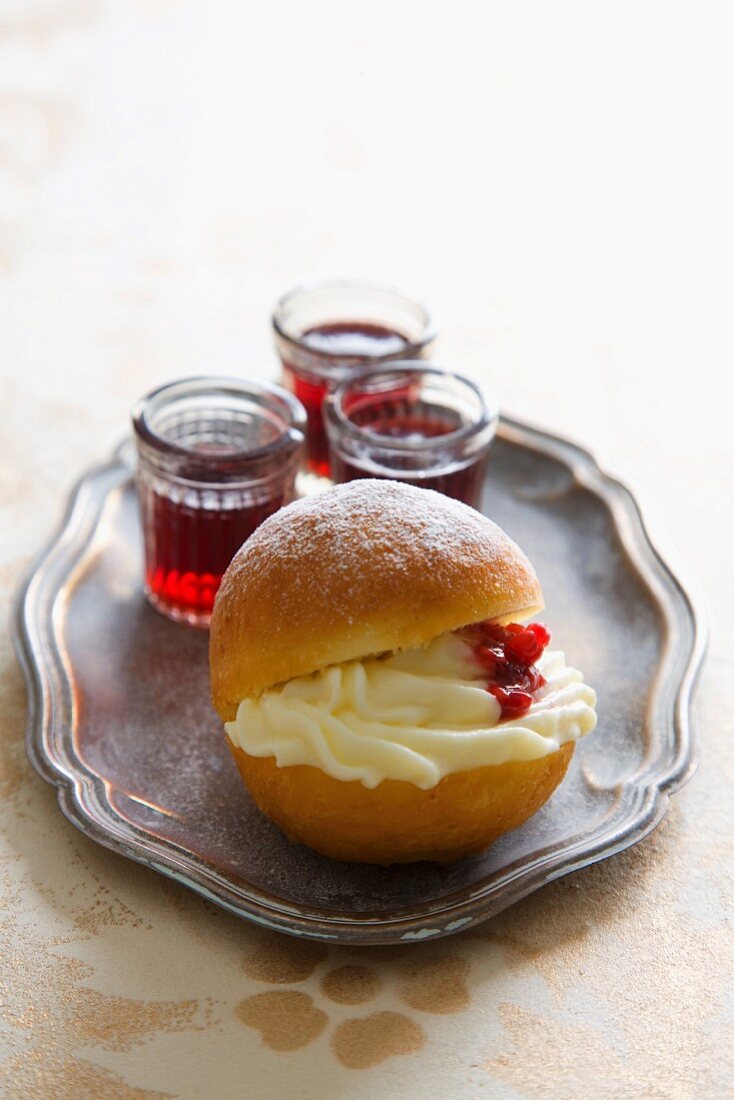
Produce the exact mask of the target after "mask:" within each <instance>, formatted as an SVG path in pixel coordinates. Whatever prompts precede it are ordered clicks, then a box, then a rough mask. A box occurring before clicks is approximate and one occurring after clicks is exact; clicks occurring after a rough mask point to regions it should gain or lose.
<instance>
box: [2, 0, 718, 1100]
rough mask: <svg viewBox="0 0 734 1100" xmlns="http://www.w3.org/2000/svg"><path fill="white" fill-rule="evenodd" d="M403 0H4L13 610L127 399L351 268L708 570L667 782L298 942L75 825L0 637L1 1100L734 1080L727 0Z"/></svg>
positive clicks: (694, 569) (424, 1093) (594, 1087)
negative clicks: (488, 881)
mask: <svg viewBox="0 0 734 1100" xmlns="http://www.w3.org/2000/svg"><path fill="white" fill-rule="evenodd" d="M432 9H433V6H432V5H428V4H417V3H404V4H400V3H395V2H394V0H393V2H391V3H387V2H383V0H377V2H375V3H372V4H370V5H368V6H366V7H365V6H364V5H360V6H357V5H350V4H343V3H336V2H334V3H326V2H323V0H313V2H312V3H310V4H298V3H296V2H295V0H293V2H287V0H273V2H271V3H270V4H265V3H262V4H254V3H253V4H249V3H237V2H235V0H232V2H231V3H226V2H224V0H214V2H209V3H204V2H203V0H201V2H197V3H185V2H176V0H106V2H104V0H99V2H95V0H4V2H3V3H2V5H1V6H0V14H1V15H2V22H1V23H0V279H1V280H2V297H1V299H0V346H1V347H2V354H1V355H0V372H1V373H0V377H1V379H2V389H1V391H0V395H1V397H2V404H1V405H0V433H1V435H0V438H1V439H2V451H1V452H0V454H1V461H0V508H1V509H2V513H1V515H2V519H1V521H0V522H1V526H0V531H1V532H2V534H1V538H2V548H1V551H0V585H2V592H3V595H4V597H5V599H4V600H3V605H2V607H3V610H2V614H3V618H4V621H5V622H6V623H7V624H8V625H9V622H10V615H11V611H10V599H11V596H12V593H13V591H14V590H15V588H16V586H17V584H18V583H19V581H20V580H21V578H22V576H23V574H24V571H25V570H26V569H27V567H28V565H29V563H30V561H31V559H32V556H33V555H34V554H35V553H36V551H37V550H38V549H39V547H40V546H41V544H42V542H43V541H44V540H45V539H46V538H47V537H48V536H49V534H50V533H51V531H52V529H53V527H54V525H55V524H56V523H57V521H58V520H59V518H60V515H61V511H62V508H63V503H64V500H65V496H66V493H67V491H68V489H69V488H70V486H71V484H72V482H73V481H74V479H75V478H76V477H77V475H78V474H79V472H80V471H81V470H82V469H84V468H85V467H86V466H88V465H89V464H91V463H93V462H95V461H97V460H99V459H100V458H102V457H104V456H105V455H106V454H107V453H108V451H109V450H110V448H111V447H112V445H113V443H114V442H116V441H117V440H118V439H119V438H120V436H121V435H122V434H124V433H125V431H126V430H127V415H128V410H129V407H130V405H131V404H132V402H133V401H134V400H135V399H136V398H137V397H138V396H140V395H141V394H142V393H143V392H145V391H146V390H147V389H149V388H151V387H152V386H153V385H155V384H157V383H159V382H162V381H165V380H168V379H172V378H174V377H176V376H184V375H191V374H195V373H202V372H205V373H206V372H221V373H233V374H243V375H248V376H252V377H272V378H275V377H277V364H276V361H275V357H274V354H273V351H272V348H271V342H270V335H269V330H268V316H269V310H270V307H271V305H272V303H273V301H274V299H275V298H276V297H277V295H278V294H279V293H280V292H282V291H283V290H285V289H287V288H288V287H289V286H290V285H292V284H294V283H297V282H300V281H304V280H309V279H315V278H320V277H326V276H329V275H347V276H357V277H359V276H364V277H368V278H373V279H378V280H382V281H387V282H391V283H394V284H396V285H399V286H401V287H403V288H405V289H406V291H408V292H409V293H415V294H417V295H419V296H422V297H424V298H425V299H426V300H427V301H428V302H429V303H430V304H431V305H432V306H433V307H434V308H435V312H436V315H437V321H438V323H439V325H440V329H441V332H442V340H441V343H440V346H439V354H438V356H437V358H438V359H439V360H440V361H441V362H442V363H445V364H447V365H451V366H455V367H457V368H459V369H463V370H465V371H467V372H469V373H472V374H473V375H474V376H475V377H477V378H479V379H481V380H482V381H483V382H484V383H486V385H487V386H488V387H490V388H491V389H492V390H493V391H494V392H496V394H497V395H498V397H499V400H500V401H501V404H502V407H503V408H504V409H505V410H507V411H509V412H511V413H513V414H515V415H517V416H520V417H524V418H526V419H528V420H530V421H533V422H535V423H539V424H542V425H546V426H548V427H550V428H551V429H553V430H555V431H558V432H561V433H563V434H566V435H569V436H571V437H573V438H576V439H578V440H579V441H580V442H582V443H584V444H585V445H587V446H589V447H590V448H591V449H592V450H593V451H594V452H595V453H596V454H597V455H598V456H599V457H600V459H601V461H602V463H603V464H604V465H606V466H607V467H608V468H610V469H611V470H612V471H613V472H618V473H619V472H621V473H622V474H623V475H624V476H625V477H626V478H627V479H628V480H629V481H630V483H631V484H632V486H633V487H634V489H635V491H636V493H637V494H638V496H639V499H640V500H641V503H642V506H643V509H644V511H645V514H646V516H647V518H648V522H649V526H650V530H651V532H652V535H653V537H654V539H655V540H656V541H657V542H658V543H659V544H660V545H661V547H662V549H663V550H664V552H665V553H666V554H667V556H668V557H669V558H670V560H671V561H672V563H673V564H674V565H675V566H676V567H678V566H679V567H680V568H681V570H682V571H683V572H684V575H685V576H686V577H689V576H691V577H693V578H694V580H697V583H698V585H699V586H700V587H701V588H702V589H703V591H704V593H705V594H706V597H707V599H708V601H709V603H710V619H711V643H710V651H709V657H708V661H707V664H706V666H705V669H704V674H703V677H702V680H701V685H700V690H699V693H698V705H697V723H698V727H699V729H700V733H701V740H702V748H703V752H702V760H701V765H700V768H699V771H698V774H697V775H696V777H695V778H694V780H693V781H692V782H691V783H690V784H689V786H687V787H686V788H685V789H684V790H683V791H682V792H680V793H679V794H677V795H676V796H675V797H674V798H673V799H672V801H671V804H670V808H669V812H668V815H667V817H666V818H665V821H664V822H663V824H662V825H661V826H660V827H659V828H658V829H657V831H656V832H655V833H654V834H653V835H651V836H650V837H649V838H648V839H647V840H645V841H643V842H642V843H640V844H638V845H636V846H635V847H634V848H632V849H630V850H629V851H627V852H625V853H623V854H621V855H618V856H616V857H614V858H613V859H609V860H607V861H605V862H603V863H600V864H597V865H596V866H594V867H592V868H589V869H587V870H585V871H581V872H578V873H576V874H574V875H572V876H569V877H567V878H565V879H563V880H561V881H559V882H557V883H556V884H555V885H553V886H550V887H547V888H546V889H544V890H542V891H541V892H539V893H536V894H535V895H533V896H532V897H530V898H528V899H527V900H525V901H524V902H522V903H521V904H518V905H516V906H515V907H514V908H512V909H511V910H509V911H508V912H506V913H505V914H504V915H502V916H501V917H500V918H498V919H496V920H494V921H493V922H491V923H490V924H488V925H485V926H484V927H482V928H480V929H478V930H477V931H476V932H474V933H473V934H471V935H465V936H461V935H459V936H456V937H454V938H452V939H449V940H444V941H442V942H440V943H436V944H429V945H418V946H414V947H411V948H410V949H402V950H400V951H395V950H390V949H383V950H380V951H377V950H363V949H352V950H345V949H344V950H343V949H339V948H334V947H329V948H323V947H320V946H317V945H309V944H304V943H298V942H296V941H292V940H289V939H287V938H285V937H279V936H276V935H274V934H265V933H264V932H262V931H259V930H256V929H255V928H254V927H252V926H250V925H248V924H247V923H245V922H243V921H240V920H238V919H235V918H234V917H233V916H229V915H227V914H226V913H225V912H223V911H220V910H218V909H217V908H216V907H215V906H213V905H211V904H209V903H207V902H205V901H203V900H202V899H201V898H199V897H197V896H194V895H193V894H192V893H190V892H188V891H187V890H186V889H184V888H183V887H180V886H178V885H176V884H174V883H172V882H170V881H168V880H167V879H165V878H163V877H162V876H159V875H157V874H155V873H154V872H152V871H148V870H146V869H144V868H142V867H139V866H137V865H134V864H133V863H130V862H128V861H126V860H125V859H123V858H122V857H119V856H116V855H113V854H111V853H109V852H107V851H105V850H103V849H102V848H100V847H97V846H96V845H95V844H93V843H92V842H91V841H89V840H87V839H85V838H84V837H83V836H82V835H81V834H79V833H78V832H77V831H76V830H75V829H74V828H73V827H72V826H71V825H70V824H68V823H67V822H66V820H65V819H64V818H63V817H62V815H61V813H60V812H59V809H58V807H57V804H56V797H55V792H54V791H53V790H52V789H51V788H50V787H48V786H47V785H46V784H44V783H43V782H42V781H41V780H40V779H39V778H38V777H37V776H36V775H35V773H34V772H33V771H32V770H31V767H30V765H29V763H28V761H27V760H26V757H25V752H24V748H23V731H24V725H25V691H24V687H23V683H22V679H21V675H20V672H19V670H18V667H17V665H16V663H15V660H14V657H13V654H12V649H11V643H10V640H9V631H8V630H7V629H6V630H3V633H2V638H3V639H4V640H3V641H2V642H1V643H0V644H1V645H2V656H1V657H0V677H1V680H0V692H1V694H0V874H1V875H2V892H1V894H0V926H1V927H2V948H1V951H0V976H1V981H2V987H1V988H0V1020H1V1021H2V1027H1V1030H0V1047H1V1052H2V1053H1V1057H2V1061H1V1062H0V1082H1V1084H0V1089H2V1090H3V1091H2V1095H3V1096H6V1097H9V1098H23V1100H26V1098H30V1097H51V1098H53V1100H67V1098H68V1100H86V1098H97V1097H104V1098H106V1100H133V1098H140V1100H143V1098H145V1100H148V1098H151V1100H152V1098H153V1097H156V1098H157V1097H164V1096H165V1097H170V1096H174V1097H183V1098H189V1097H192V1098H193V1097H203V1098H206V1100H220V1098H221V1100H228V1098H234V1097H240V1096H242V1097H247V1098H248V1100H281V1098H291V1097H292V1098H296V1097H298V1098H301V1100H327V1098H334V1100H335V1098H337V1097H340V1098H341V1097H347V1096H348V1097H350V1098H355V1100H368V1098H369V1100H372V1098H375V1100H376V1098H380V1100H392V1098H401V1100H403V1098H405V1100H417V1098H423V1097H442V1098H447V1100H452V1098H454V1097H460V1098H462V1100H464V1098H466V1100H478V1098H481V1097H487V1098H489V1097H491V1098H492V1100H521V1098H526V1097H532V1098H536V1097H542V1098H545V1097H552V1098H556V1097H558V1098H566V1097H570V1098H575V1097H582V1098H585V1097H590V1098H592V1097H593V1098H594V1100H607V1098H608V1100H621V1098H627V1097H630V1098H632V1097H651V1098H655V1100H668V1098H686V1097H691V1098H693V1097H695V1098H699V1097H711V1098H716V1100H718V1098H722V1097H724V1096H726V1095H732V1092H731V1090H732V1088H733V1087H734V1063H733V1057H732V1051H733V1050H734V1028H733V1027H732V1012H733V1010H734V1003H733V1002H732V972H733V968H732V930H731V925H730V919H731V900H732V873H731V872H732V864H731V857H732V839H731V834H732V822H733V819H734V811H733V800H732V784H733V783H734V745H733V742H734V721H733V720H732V713H733V711H734V695H733V693H732V654H733V653H734V630H733V629H732V625H731V622H732V618H731V617H732V611H733V609H734V601H733V600H732V595H733V584H732V577H733V575H734V570H733V569H732V564H731V542H732V533H733V532H732V507H731V497H732V473H733V472H734V470H733V461H732V460H733V457H734V445H733V443H732V436H733V433H732V430H731V416H732V414H731V398H732V387H731V372H732V367H733V365H734V356H733V355H732V351H733V350H734V341H733V340H732V328H733V326H732V322H731V304H732V301H733V300H734V293H733V292H734V286H733V285H732V272H733V270H734V268H733V267H732V259H731V258H732V256H733V255H734V230H733V226H732V217H731V210H732V202H731V195H732V193H734V186H733V184H734V180H732V170H731V161H730V148H729V147H730V145H731V141H730V131H731V118H730V107H731V102H732V91H733V81H732V68H731V64H730V56H729V55H730V36H729V34H728V33H727V27H726V25H725V19H726V5H723V4H722V5H717V4H709V3H696V4H694V3H683V4H662V3H660V4H658V3H645V2H642V3H641V2H639V0H638V2H635V3H630V4H627V3H624V2H623V3H618V4H614V5H601V4H588V3H573V4H569V3H559V4H545V3H538V4H525V3H521V4H512V3H494V2H492V3H489V4H483V5H479V4H475V3H470V2H462V0H460V2H459V3H454V4H450V5H440V6H439V5H436V6H435V12H436V14H435V15H432ZM629 659H630V660H631V661H634V659H635V655H634V653H633V652H631V653H630V654H629Z"/></svg>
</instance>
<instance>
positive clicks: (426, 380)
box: [324, 363, 499, 508]
mask: <svg viewBox="0 0 734 1100" xmlns="http://www.w3.org/2000/svg"><path fill="white" fill-rule="evenodd" d="M324 419H325V422H326V429H327V432H328V439H329V450H330V461H331V476H332V478H333V480H334V481H336V482H340V481H351V480H353V479H354V478H359V477H377V478H390V479H391V480H393V481H406V482H408V483H409V484H411V485H417V486H419V487H422V488H424V489H435V490H436V491H437V492H439V493H445V494H446V496H450V497H454V498H455V499H456V500H463V501H464V502H465V503H466V504H470V505H472V507H474V508H478V507H479V502H480V498H481V493H482V484H483V480H484V474H485V469H486V463H487V455H488V450H489V445H490V443H491V442H492V439H493V437H494V435H495V432H496V430H497V424H498V420H499V414H498V412H497V410H496V409H495V408H494V407H492V406H490V405H489V403H488V402H487V400H486V398H485V396H484V394H483V392H482V390H481V389H480V388H479V386H477V385H476V384H475V383H474V382H472V381H471V380H470V379H469V378H464V377H463V376H462V375H460V374H453V373H451V372H450V371H445V370H441V369H440V368H439V367H436V366H432V365H431V364H425V365H419V364H416V363H394V364H392V365H391V366H389V367H380V368H378V369H374V370H363V371H361V372H359V373H358V374H355V375H353V376H352V377H351V378H350V379H349V380H347V381H345V382H342V383H341V384H340V385H339V386H337V388H336V389H335V390H334V392H333V393H331V394H330V395H329V396H328V397H327V399H326V402H325V405H324Z"/></svg>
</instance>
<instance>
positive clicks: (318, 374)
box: [273, 282, 435, 477]
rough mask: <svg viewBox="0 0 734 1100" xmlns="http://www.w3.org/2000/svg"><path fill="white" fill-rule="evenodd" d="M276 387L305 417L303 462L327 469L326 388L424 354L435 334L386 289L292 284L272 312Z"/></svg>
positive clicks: (412, 305) (423, 314) (411, 305)
mask: <svg viewBox="0 0 734 1100" xmlns="http://www.w3.org/2000/svg"><path fill="white" fill-rule="evenodd" d="M273 329H274V332H275V344H276V348H277V350H278V354H279V355H280V358H281V361H282V363H283V385H284V386H285V387H286V388H287V389H289V390H290V391H291V393H293V394H295V396H296V397H297V398H298V399H299V400H300V401H301V402H302V403H303V405H304V407H305V409H306V413H307V415H308V425H307V428H306V464H307V468H308V470H309V471H310V472H311V473H313V474H317V475H319V476H322V477H324V476H326V477H328V475H329V448H328V444H327V440H326V432H325V429H324V421H323V416H322V407H323V402H324V398H325V396H326V394H327V393H329V392H331V391H332V390H333V389H334V388H335V387H336V386H337V385H338V383H339V382H341V381H343V380H344V379H345V378H348V377H350V375H352V374H353V373H354V372H355V371H356V370H360V369H362V368H364V367H367V366H379V365H380V364H383V363H389V362H391V361H393V360H396V359H398V360H403V359H421V358H426V357H427V355H428V354H429V352H430V349H431V346H432V344H433V341H434V338H435V334H434V329H433V323H432V321H431V318H430V317H429V315H428V312H427V311H426V309H425V308H424V307H423V306H422V305H420V303H418V302H415V301H413V300H412V299H410V298H406V297H405V295H403V294H400V293H399V292H398V291H396V290H392V289H391V288H390V287H385V286H380V285H379V284H372V283H362V282H331V283H322V284H320V285H318V286H311V287H302V288H298V289H296V290H292V291H291V292H290V293H289V294H286V295H285V297H283V298H281V299H280V301H279V302H278V304H277V306H276V307H275V312H274V313H273Z"/></svg>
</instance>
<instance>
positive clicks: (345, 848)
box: [228, 741, 575, 864]
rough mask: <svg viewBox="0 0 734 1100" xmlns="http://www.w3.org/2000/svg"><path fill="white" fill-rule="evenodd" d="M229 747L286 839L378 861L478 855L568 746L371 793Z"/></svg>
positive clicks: (555, 768)
mask: <svg viewBox="0 0 734 1100" xmlns="http://www.w3.org/2000/svg"><path fill="white" fill-rule="evenodd" d="M228 743H229V747H230V749H231V750H232V755H233V756H234V758H235V762H236V764H237V767H238V769H239V772H240V775H241V776H242V779H243V780H244V782H245V784H246V786H247V788H248V789H249V791H250V794H251V796H252V798H253V800H254V801H255V803H256V804H257V805H258V806H259V807H260V809H261V810H262V811H263V813H265V814H267V816H268V817H270V818H271V819H272V820H273V821H275V823H276V824H277V825H279V826H280V828H281V829H282V830H283V831H284V833H285V834H286V835H287V836H288V837H290V839H291V840H293V841H297V842H300V843H302V844H308V845H309V847H311V848H314V849H315V850H316V851H317V852H321V854H322V855H325V856H330V857H331V858H332V859H339V860H354V861H356V862H359V863H380V864H389V863H412V862H415V861H417V860H423V859H426V860H434V861H437V862H440V863H443V862H447V861H449V860H453V859H461V858H463V857H464V856H468V855H473V854H475V853H476V852H481V851H483V850H484V848H486V847H487V846H488V845H489V844H491V843H492V842H493V841H495V840H496V839H497V838H498V837H499V836H501V835H502V834H503V833H506V832H508V831H509V830H510V829H516V828H518V826H520V825H522V824H523V822H525V821H527V819H528V818H529V817H530V816H531V815H532V814H534V813H536V811H537V810H539V809H540V807H541V806H542V805H543V804H544V803H545V802H546V801H547V800H548V798H550V796H551V794H552V793H553V791H554V790H555V789H556V787H557V786H558V784H559V783H560V782H561V780H562V779H563V777H564V775H565V774H566V770H567V768H568V765H569V763H570V762H571V757H572V756H573V751H574V747H575V744H574V742H573V741H569V742H568V743H567V744H565V745H562V746H561V748H560V749H558V750H557V751H556V752H554V753H551V754H550V755H549V756H543V757H540V759H538V760H525V761H514V762H512V763H508V764H492V765H487V766H486V767H482V768H473V769H471V770H470V771H463V772H454V773H452V774H451V775H447V776H445V777H444V778H443V779H442V780H441V781H440V782H439V783H437V784H436V786H435V787H432V788H430V790H427V791H423V790H420V788H418V787H415V786H414V785H413V784H412V783H405V782H402V781H399V780H394V779H386V780H384V781H383V782H382V783H380V784H379V786H377V787H375V788H374V789H372V790H368V789H367V787H364V786H363V785H362V784H361V783H359V782H356V781H352V782H346V783H345V782H342V781H341V780H339V779H334V778H333V777H332V776H330V775H327V774H326V772H322V771H321V770H320V769H319V768H313V767H310V766H309V765H307V764H299V765H294V766H292V767H286V768H279V767H278V765H277V764H276V762H275V758H274V757H272V756H264V757H255V756H250V755H249V754H248V753H246V752H245V751H244V750H243V749H241V748H239V746H236V745H233V744H232V742H231V741H229V742H228Z"/></svg>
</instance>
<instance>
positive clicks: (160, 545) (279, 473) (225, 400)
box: [132, 377, 306, 626]
mask: <svg viewBox="0 0 734 1100" xmlns="http://www.w3.org/2000/svg"><path fill="white" fill-rule="evenodd" d="M132 419H133V429H134V434H135V442H136V446H137V452H138V468H137V484H138V497H139V500H140V513H141V519H142V527H143V539H144V545H145V593H146V595H147V597H148V600H149V601H150V603H151V604H152V605H153V607H155V608H157V610H158V611H161V612H163V614H164V615H167V616H168V617H169V618H170V619H175V620H177V621H179V622H187V623H191V624H193V625H195V626H206V625H208V623H209V619H210V616H211V611H212V607H213V605H214V597H215V595H216V593H217V589H218V587H219V583H220V581H221V579H222V574H223V573H224V571H225V569H226V568H227V566H228V565H229V563H230V561H231V560H232V558H233V557H234V555H235V553H236V551H237V550H238V549H239V548H240V546H241V545H242V543H243V542H244V541H245V539H246V538H247V537H248V535H250V534H252V532H253V531H254V530H255V528H256V527H257V526H258V525H259V524H260V523H262V521H263V520H264V519H266V518H267V517H268V516H269V515H271V514H272V513H273V512H276V511H277V510H278V508H280V507H281V506H282V505H283V504H287V503H288V502H289V501H291V500H292V499H293V496H294V482H295V477H296V473H297V471H298V468H299V465H300V460H301V457H302V452H303V444H304V433H305V427H306V413H305V411H304V409H303V407H302V405H301V404H300V403H299V402H298V401H297V400H296V399H295V398H294V397H293V396H292V394H290V393H287V392H286V391H285V390H282V389H281V388H280V387H279V386H271V385H266V384H264V383H263V384H260V385H257V384H255V383H251V382H240V381H237V380H235V379H229V378H215V377H212V378H188V379H184V380H182V381H180V382H173V383H171V384H170V385H167V386H162V387H161V388H160V389H157V390H154V391H153V392H152V393H149V394H148V395H147V396H146V397H144V398H143V399H142V401H140V402H139V404H138V405H137V406H136V407H135V408H134V409H133V413H132Z"/></svg>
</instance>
